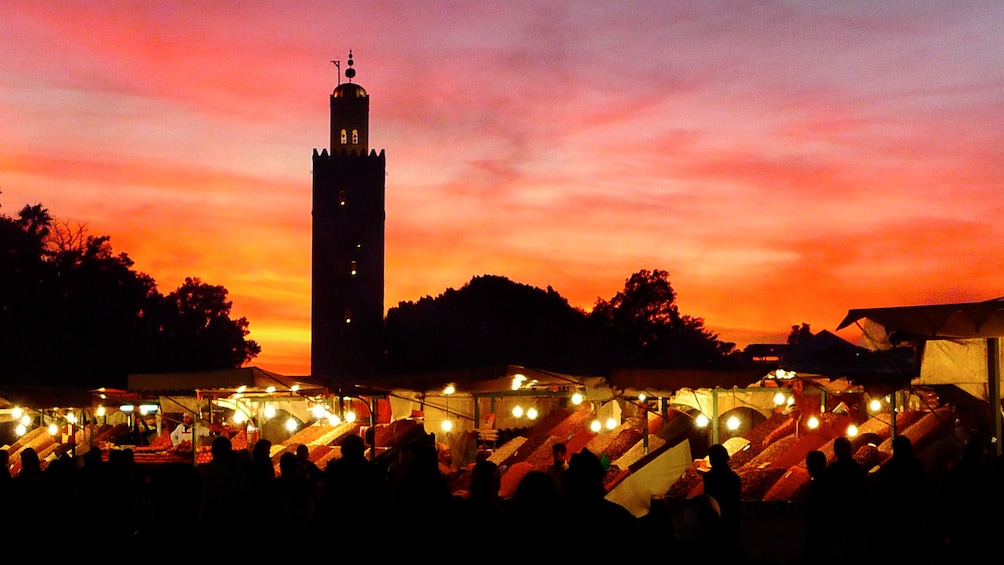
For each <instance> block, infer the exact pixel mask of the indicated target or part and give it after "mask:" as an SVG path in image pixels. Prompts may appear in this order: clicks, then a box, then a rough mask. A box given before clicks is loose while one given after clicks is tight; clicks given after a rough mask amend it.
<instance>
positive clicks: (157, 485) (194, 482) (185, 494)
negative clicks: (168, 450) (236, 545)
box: [136, 462, 203, 548]
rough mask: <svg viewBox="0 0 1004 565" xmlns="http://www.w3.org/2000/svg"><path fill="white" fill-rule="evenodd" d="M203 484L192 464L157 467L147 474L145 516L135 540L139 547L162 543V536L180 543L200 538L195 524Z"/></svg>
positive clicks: (170, 464)
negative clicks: (147, 516) (148, 476)
mask: <svg viewBox="0 0 1004 565" xmlns="http://www.w3.org/2000/svg"><path fill="white" fill-rule="evenodd" d="M201 489H202V484H201V480H200V478H199V472H198V471H197V470H196V469H195V467H194V466H193V465H192V464H191V463H180V462H177V463H165V464H163V465H158V466H157V467H156V468H155V469H154V470H153V472H152V473H151V475H150V487H149V493H150V494H149V498H148V502H147V508H148V511H147V514H148V515H149V521H148V522H147V523H145V524H141V527H140V529H139V536H138V538H137V539H136V542H137V546H138V547H147V548H149V547H153V544H157V543H163V542H164V539H165V537H164V536H165V535H169V536H170V537H171V538H173V539H177V540H181V539H185V538H187V537H189V536H201V535H202V534H203V532H202V531H201V530H197V529H196V525H197V524H198V511H199V499H200V497H201Z"/></svg>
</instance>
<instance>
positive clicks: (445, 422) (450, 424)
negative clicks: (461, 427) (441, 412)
mask: <svg viewBox="0 0 1004 565" xmlns="http://www.w3.org/2000/svg"><path fill="white" fill-rule="evenodd" d="M440 427H442V428H443V431H444V432H448V431H450V430H452V429H453V422H451V421H449V420H443V423H442V424H440Z"/></svg>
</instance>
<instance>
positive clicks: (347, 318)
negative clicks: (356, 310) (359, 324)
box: [345, 310, 352, 324]
mask: <svg viewBox="0 0 1004 565" xmlns="http://www.w3.org/2000/svg"><path fill="white" fill-rule="evenodd" d="M345 323H346V324H351V323H352V311H351V310H346V311H345Z"/></svg>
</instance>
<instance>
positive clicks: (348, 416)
mask: <svg viewBox="0 0 1004 565" xmlns="http://www.w3.org/2000/svg"><path fill="white" fill-rule="evenodd" d="M345 421H346V422H348V423H350V424H351V423H353V422H355V421H356V413H355V412H353V411H352V410H349V411H348V412H346V413H345Z"/></svg>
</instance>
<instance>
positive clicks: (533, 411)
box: [526, 407, 537, 420]
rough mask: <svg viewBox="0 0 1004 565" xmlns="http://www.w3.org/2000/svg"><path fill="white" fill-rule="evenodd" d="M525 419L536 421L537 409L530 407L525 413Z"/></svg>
mask: <svg viewBox="0 0 1004 565" xmlns="http://www.w3.org/2000/svg"><path fill="white" fill-rule="evenodd" d="M526 417H527V418H529V419H531V420H536V419H537V409H536V408H532V407H531V408H530V409H529V410H527V411H526Z"/></svg>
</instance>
